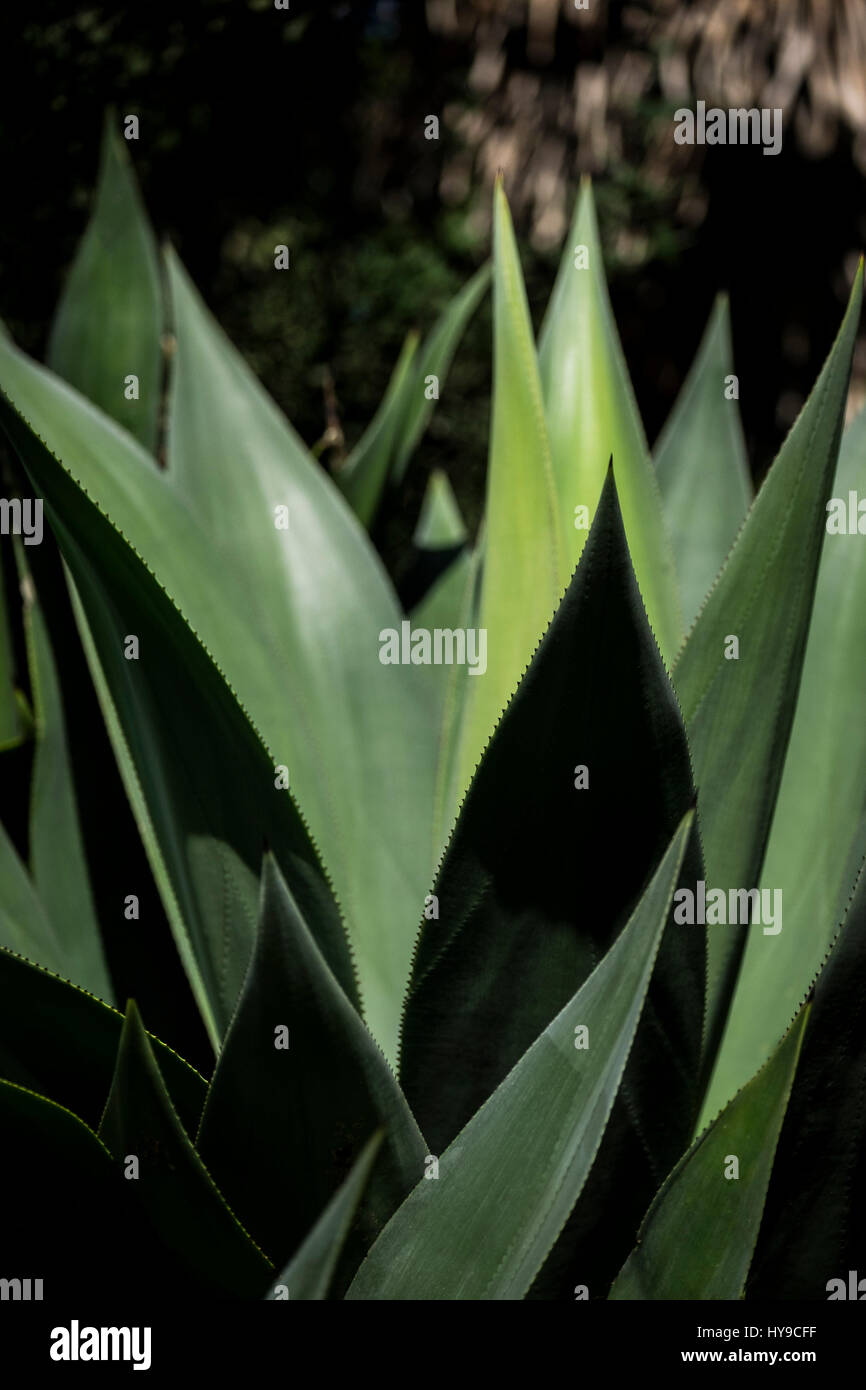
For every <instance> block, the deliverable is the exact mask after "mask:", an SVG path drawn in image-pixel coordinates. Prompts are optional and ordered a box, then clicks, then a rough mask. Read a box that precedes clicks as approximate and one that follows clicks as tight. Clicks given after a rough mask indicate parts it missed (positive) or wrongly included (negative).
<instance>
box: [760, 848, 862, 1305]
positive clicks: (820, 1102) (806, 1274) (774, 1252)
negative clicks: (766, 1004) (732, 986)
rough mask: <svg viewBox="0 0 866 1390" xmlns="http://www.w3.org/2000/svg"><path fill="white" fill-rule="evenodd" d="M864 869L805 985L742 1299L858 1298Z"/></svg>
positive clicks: (860, 1247)
mask: <svg viewBox="0 0 866 1390" xmlns="http://www.w3.org/2000/svg"><path fill="white" fill-rule="evenodd" d="M864 1094H866V872H864V870H863V868H861V870H860V874H859V877H858V880H857V884H856V887H855V890H854V893H853V895H852V898H851V902H850V905H849V907H848V910H847V913H846V914H845V917H844V921H843V925H842V929H841V931H840V932H839V934H838V936H837V938H836V941H835V943H834V945H833V948H832V950H831V952H830V955H829V957H828V959H827V962H826V964H825V965H824V968H823V970H822V971H821V974H820V975H819V977H818V980H817V983H816V984H815V987H814V1001H813V1003H812V1011H811V1016H810V1019H809V1026H808V1029H807V1031H806V1037H805V1040H804V1043H803V1054H802V1056H801V1058H800V1065H799V1067H798V1068H797V1075H796V1078H795V1080H794V1088H793V1091H792V1093H791V1100H790V1102H789V1104H788V1111H787V1114H786V1116H785V1123H784V1126H783V1128H782V1134H781V1137H780V1139H779V1147H778V1151H777V1154H776V1161H775V1164H774V1166H773V1176H772V1178H771V1181H770V1190H769V1193H768V1194H767V1205H766V1209H765V1212H764V1220H763V1222H762V1225H761V1234H760V1237H759V1240H758V1247H757V1250H756V1251H755V1258H754V1261H753V1263H752V1271H751V1274H750V1277H749V1286H748V1296H749V1298H756V1299H773V1300H774V1301H775V1300H777V1299H810V1300H811V1299H826V1298H827V1297H828V1296H833V1295H835V1298H836V1299H838V1298H839V1297H840V1293H841V1291H840V1289H839V1287H838V1285H837V1286H836V1287H835V1288H831V1286H830V1282H829V1281H830V1280H834V1279H835V1280H841V1281H842V1282H843V1284H844V1286H845V1292H844V1294H841V1296H842V1297H849V1298H860V1299H862V1296H863V1293H864V1287H866V1286H863V1285H862V1284H861V1285H860V1287H859V1289H855V1290H854V1292H853V1293H852V1292H851V1291H850V1275H849V1271H851V1270H854V1271H856V1274H855V1283H856V1282H857V1281H858V1280H860V1279H862V1278H863V1277H864V1275H866V1269H864V1263H863V1251H864V1249H866V1206H864V1202H863V1193H864V1190H866V1107H864V1105H863V1096H864Z"/></svg>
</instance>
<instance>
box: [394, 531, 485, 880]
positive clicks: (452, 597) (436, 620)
mask: <svg viewBox="0 0 866 1390" xmlns="http://www.w3.org/2000/svg"><path fill="white" fill-rule="evenodd" d="M483 566H484V538H483V523H482V529H481V530H479V533H478V537H477V539H476V541H475V545H474V546H473V547H472V549H471V550H464V551H462V552H461V554H460V555H459V556H458V558H457V559H456V560H454V562H453V563H452V564H451V565H450V566H449V568H448V570H446V572H445V574H444V575H443V576H442V579H441V580H440V581H439V583H438V584H436V585H434V586H433V588H432V589H431V591H430V592H429V593H428V594H426V595H425V597H424V599H423V600H422V601H421V603H420V604H419V605H418V607H417V608H416V609H415V611H414V612H413V614H412V624H413V627H427V628H428V629H435V628H437V627H441V628H443V629H447V628H451V629H452V630H453V629H454V628H457V629H460V628H462V629H463V630H464V632H466V631H468V630H469V629H470V628H477V627H478V614H479V611H480V606H481V576H482V573H483ZM469 670H470V668H469V667H468V666H467V665H462V666H461V665H459V664H457V663H456V662H455V663H454V665H452V666H440V667H435V666H434V667H431V671H433V672H435V673H436V675H435V677H434V679H435V692H434V693H435V697H436V700H437V705H436V711H437V715H438V730H439V738H438V743H437V748H436V780H435V785H434V802H433V858H434V861H435V862H438V861H439V860H440V859H441V857H442V851H443V849H444V848H445V841H446V839H447V837H448V835H449V834H450V832H451V830H452V828H453V826H454V821H455V819H456V816H457V809H458V805H459V801H460V793H461V790H462V788H461V787H460V781H459V763H458V758H459V754H460V742H461V736H462V732H463V721H464V719H465V717H466V709H467V704H468V695H469V691H470V690H471V688H472V684H473V681H474V680H476V679H478V680H480V679H482V677H472V678H471V679H470V675H469Z"/></svg>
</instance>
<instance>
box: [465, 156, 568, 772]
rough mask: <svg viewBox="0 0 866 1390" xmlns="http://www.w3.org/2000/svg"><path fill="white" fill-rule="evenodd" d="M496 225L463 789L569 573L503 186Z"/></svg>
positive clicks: (499, 186) (497, 193) (496, 199)
mask: <svg viewBox="0 0 866 1390" xmlns="http://www.w3.org/2000/svg"><path fill="white" fill-rule="evenodd" d="M493 219H494V258H493V407H492V423H491V434H490V460H489V465H488V473H487V504H486V511H485V515H486V528H487V544H486V553H485V560H484V570H483V575H482V581H481V610H480V615H479V622H480V625H481V629H482V630H483V631H484V632H486V642H487V659H486V666H487V669H486V672H485V673H484V674H483V675H479V676H478V678H477V679H474V680H472V681H471V683H470V689H469V691H468V694H467V700H468V704H467V709H466V720H465V723H464V727H463V732H462V738H461V750H460V756H459V779H460V783H461V790H462V789H463V788H465V787H466V786H468V784H469V781H470V780H471V776H472V772H473V770H474V768H475V765H476V763H477V761H478V758H479V756H480V754H481V750H482V749H483V747H484V745H485V743H486V742H487V739H488V738H489V736H490V734H491V732H492V730H493V727H494V725H495V724H496V721H497V720H498V718H499V716H500V714H501V712H502V709H503V707H504V706H505V704H506V702H507V700H508V698H509V696H510V695H511V693H512V691H513V690H514V688H515V686H516V685H517V682H518V680H519V679H520V676H521V674H522V673H523V671H524V670H525V668H526V664H527V662H528V661H529V658H530V656H531V655H532V652H533V650H534V648H535V646H536V644H537V642H538V640H539V638H540V637H541V634H542V632H543V631H544V629H545V628H546V626H547V624H548V623H549V622H550V619H551V616H552V614H553V611H554V609H555V607H556V604H557V602H558V600H559V598H560V597H561V595H562V591H563V589H564V588H565V586H566V584H567V583H568V577H569V574H570V569H569V568H568V567H567V565H566V560H565V556H564V554H563V547H562V528H561V525H560V520H559V517H558V515H557V497H556V487H555V483H554V477H553V470H552V466H551V460H550V448H549V446H548V441H547V430H546V428H545V424H544V407H543V404H542V400H541V385H540V382H539V377H538V364H537V362H536V357H535V344H534V341H533V336H532V323H531V321H530V317H529V306H528V304H527V302H526V290H525V288H524V285H523V275H522V273H521V269H520V261H519V258H518V254H517V246H516V243H515V240H514V230H513V228H512V225H511V214H510V213H509V211H508V203H507V201H506V198H505V193H504V191H503V188H502V181H501V179H499V180H498V181H497V184H496V190H495V193H494V209H493ZM479 669H480V668H479Z"/></svg>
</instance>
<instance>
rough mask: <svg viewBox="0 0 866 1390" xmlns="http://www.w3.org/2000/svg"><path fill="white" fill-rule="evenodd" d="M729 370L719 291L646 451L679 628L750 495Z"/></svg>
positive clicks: (723, 299)
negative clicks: (674, 582) (672, 572)
mask: <svg viewBox="0 0 866 1390" xmlns="http://www.w3.org/2000/svg"><path fill="white" fill-rule="evenodd" d="M733 370H734V365H733V361H732V352H731V320H730V312H729V309H728V300H727V296H726V295H721V294H720V295H719V296H718V298H717V299H716V302H715V305H714V307H713V312H712V314H711V315H710V321H709V323H708V324H707V328H706V332H705V333H704V337H703V340H702V342H701V345H700V347H699V348H698V353H697V356H696V358H695V360H694V363H693V364H692V369H691V371H690V372H689V374H688V377H687V378H686V381H685V385H684V386H683V389H682V391H681V392H680V395H679V397H678V399H677V402H676V405H675V406H674V408H673V410H672V412H671V415H670V419H669V420H668V422H667V424H666V425H665V427H664V429H663V430H662V433H661V434H660V435H659V438H658V440H657V441H656V446H655V451H654V454H655V465H656V477H657V478H658V483H659V487H660V488H661V494H662V501H663V503H664V510H665V517H666V518H667V523H668V530H669V532H670V536H671V540H672V542H673V547H674V555H675V557H676V567H677V575H678V578H679V589H680V600H681V603H682V607H683V618H684V621H685V626H686V629H687V630H688V629H689V628H690V627H691V625H692V623H693V622H694V620H695V618H696V617H697V615H698V611H699V609H700V607H701V604H702V603H703V601H704V599H705V598H706V596H707V594H708V593H709V591H710V588H711V586H712V583H713V580H714V579H715V577H716V575H717V574H718V572H719V570H720V569H721V568H722V565H723V564H724V562H725V559H726V558H727V555H728V552H729V551H730V549H731V546H732V545H733V543H734V540H735V538H736V535H737V532H738V531H739V529H740V526H741V525H742V522H743V518H744V517H745V515H746V512H747V511H748V510H749V505H750V503H751V500H752V483H751V479H750V477H749V466H748V460H747V458H746V445H745V441H744V439H743V429H742V425H741V424H740V411H739V407H738V405H737V402H736V400H728V399H727V396H726V383H727V380H728V378H729V377H730V376H731V375H732V374H733ZM789 1017H790V1015H789Z"/></svg>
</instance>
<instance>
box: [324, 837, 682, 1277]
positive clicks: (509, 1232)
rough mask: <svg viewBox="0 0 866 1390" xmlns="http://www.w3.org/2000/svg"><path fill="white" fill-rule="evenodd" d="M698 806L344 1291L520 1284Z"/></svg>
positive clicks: (545, 1230)
mask: <svg viewBox="0 0 866 1390" xmlns="http://www.w3.org/2000/svg"><path fill="white" fill-rule="evenodd" d="M693 816H694V813H693V812H691V811H690V812H688V813H687V815H686V816H685V817H684V818H683V821H682V823H681V824H680V826H679V828H678V830H677V832H676V834H675V836H674V838H673V840H672V841H671V844H670V845H669V847H668V849H667V850H666V852H665V855H664V857H663V859H662V861H661V863H660V864H659V866H658V868H657V870H656V872H655V874H654V875H653V878H652V880H651V882H650V884H649V886H648V888H647V890H646V892H645V893H644V895H643V897H642V898H641V900H640V902H639V904H638V906H637V907H636V909H635V911H634V914H633V915H632V917H631V919H630V921H629V923H628V924H627V925H626V927H625V928H624V930H623V931H622V933H621V934H620V936H619V937H618V939H617V940H616V942H615V943H614V945H613V946H612V947H611V949H610V951H609V952H608V953H607V955H606V956H605V957H604V959H603V960H602V961H601V963H600V964H599V965H598V966H597V967H596V969H595V970H594V971H593V973H592V974H591V975H590V977H589V979H588V980H587V981H586V982H585V984H583V985H582V986H581V988H580V989H579V990H578V991H577V993H576V994H575V996H574V998H573V999H571V1001H570V1002H569V1003H568V1004H566V1006H565V1008H564V1009H563V1010H562V1011H561V1012H560V1013H559V1014H557V1016H556V1018H554V1019H553V1021H552V1022H551V1023H550V1024H549V1025H548V1026H547V1027H546V1028H545V1029H544V1030H543V1032H542V1033H541V1034H540V1036H539V1037H538V1038H537V1040H536V1041H535V1042H534V1043H533V1045H532V1046H531V1047H530V1048H529V1050H528V1051H527V1052H526V1053H525V1054H524V1055H523V1057H521V1059H520V1061H519V1062H518V1063H517V1065H516V1066H515V1067H514V1068H513V1069H512V1070H511V1071H510V1072H509V1074H508V1076H507V1077H506V1078H505V1080H504V1081H503V1082H502V1084H501V1085H500V1086H499V1087H498V1089H497V1090H496V1091H495V1092H494V1094H493V1095H492V1096H491V1097H490V1099H489V1100H488V1101H486V1102H485V1104H484V1105H483V1106H482V1107H481V1109H480V1110H479V1111H478V1112H477V1113H476V1114H475V1115H474V1116H473V1117H472V1119H471V1120H470V1122H469V1124H468V1125H467V1126H466V1127H465V1129H463V1130H461V1132H460V1134H459V1135H458V1136H457V1138H456V1139H455V1140H454V1142H453V1143H452V1144H450V1145H449V1146H448V1148H447V1149H446V1150H445V1152H444V1153H443V1154H442V1156H441V1158H440V1159H439V1172H438V1174H437V1175H436V1176H430V1178H429V1180H427V1179H428V1175H427V1174H425V1177H424V1178H422V1180H421V1181H420V1182H419V1183H418V1185H417V1186H416V1187H415V1188H414V1190H413V1191H412V1193H411V1195H410V1196H409V1198H408V1199H407V1200H406V1201H405V1202H404V1203H403V1205H402V1207H401V1208H400V1210H399V1211H398V1212H397V1213H396V1215H395V1216H394V1217H392V1219H391V1221H389V1223H388V1225H387V1226H386V1227H385V1230H384V1231H383V1232H382V1235H381V1236H380V1237H379V1239H378V1240H377V1241H376V1244H375V1245H374V1246H373V1248H372V1250H371V1251H370V1253H369V1255H368V1256H367V1258H366V1259H365V1261H364V1263H363V1264H362V1265H361V1268H360V1269H359V1271H358V1273H357V1275H356V1277H355V1279H354V1281H353V1283H352V1286H351V1288H350V1290H349V1294H348V1297H350V1298H366V1299H457V1298H459V1299H515V1298H522V1297H523V1296H524V1295H525V1293H526V1291H527V1289H528V1288H529V1286H530V1284H531V1283H532V1280H533V1278H534V1277H535V1275H536V1274H537V1272H538V1269H539V1267H540V1266H541V1264H542V1263H543V1261H544V1259H545V1257H546V1256H547V1254H548V1252H549V1250H550V1249H551V1247H552V1246H553V1244H554V1242H555V1241H556V1239H557V1236H558V1235H559V1233H560V1231H561V1230H562V1227H563V1224H564V1222H565V1221H566V1219H567V1217H568V1214H569V1212H570V1211H571V1209H572V1207H573V1206H574V1203H575V1202H576V1200H577V1198H578V1197H579V1195H580V1192H581V1189H582V1187H583V1185H584V1183H585V1181H586V1177H587V1174H588V1172H589V1170H590V1167H591V1165H592V1162H593V1159H594V1158H595V1156H596V1154H597V1153H598V1148H599V1144H600V1143H601V1138H602V1135H603V1133H604V1130H605V1126H606V1124H607V1121H608V1117H609V1116H610V1112H611V1108H612V1106H613V1103H614V1099H615V1097H616V1094H617V1091H618V1090H619V1086H620V1083H621V1081H622V1076H623V1071H624V1069H625V1065H626V1061H627V1058H628V1054H629V1050H630V1048H631V1045H632V1042H633V1040H634V1035H635V1031H636V1029H637V1025H638V1020H639V1018H640V1014H641V1009H642V1007H643V1003H644V999H645V997H646V992H647V989H648V987H649V982H650V976H651V974H652V969H653V964H654V962H655V959H656V953H657V951H658V947H659V943H660V941H661V938H662V934H663V932H664V929H665V923H666V921H667V918H668V914H669V910H670V904H671V897H672V894H673V890H674V886H675V884H676V881H677V878H678V875H679V872H680V866H681V864H682V860H683V855H684V853H685V849H686V844H687V841H688V838H689V835H690V834H691V827H692V821H693ZM581 1027H584V1028H586V1029H587V1030H588V1034H587V1037H588V1043H589V1046H588V1047H586V1048H580V1047H579V1046H578V1038H577V1034H578V1032H579V1029H580V1028H581ZM467 1060H468V1059H467Z"/></svg>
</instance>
